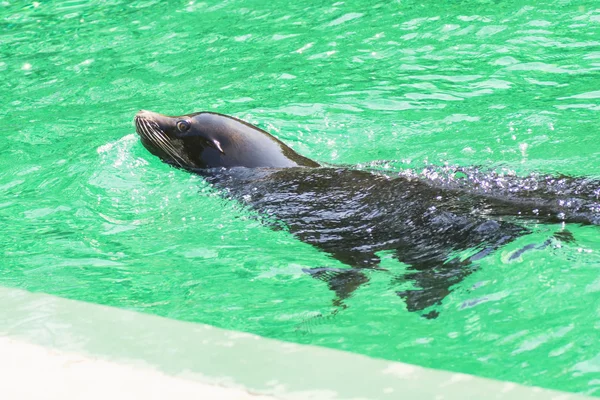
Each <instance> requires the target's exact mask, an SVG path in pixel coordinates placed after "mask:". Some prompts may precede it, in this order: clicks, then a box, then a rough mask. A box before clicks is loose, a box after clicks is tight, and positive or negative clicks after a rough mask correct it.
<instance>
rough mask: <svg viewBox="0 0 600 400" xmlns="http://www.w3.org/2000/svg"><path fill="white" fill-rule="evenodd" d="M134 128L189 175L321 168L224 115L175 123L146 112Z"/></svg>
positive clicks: (198, 115) (181, 118) (174, 119)
mask: <svg viewBox="0 0 600 400" xmlns="http://www.w3.org/2000/svg"><path fill="white" fill-rule="evenodd" d="M135 127H136V131H137V133H138V134H139V135H140V138H141V140H142V143H143V145H144V146H145V147H146V148H147V149H148V150H149V151H150V152H151V153H152V154H154V155H156V156H158V157H159V158H160V159H162V160H163V161H164V162H166V163H169V164H172V165H175V166H178V167H181V168H185V169H200V168H217V167H248V168H258V167H266V168H287V167H299V166H302V167H318V166H319V164H317V163H316V162H314V161H312V160H310V159H308V158H306V157H303V156H301V155H300V154H298V153H296V152H295V151H294V150H292V149H291V148H289V147H288V146H286V145H285V144H284V143H283V142H281V141H279V140H278V139H276V138H275V137H273V136H271V135H270V134H269V133H267V132H265V131H263V130H262V129H260V128H257V127H256V126H253V125H250V124H248V123H246V122H244V121H241V120H239V119H237V118H233V117H230V116H227V115H223V114H217V113H211V112H199V113H194V114H188V115H182V116H178V117H170V116H166V115H162V114H157V113H154V112H151V111H145V110H142V111H140V112H139V113H137V115H136V116H135Z"/></svg>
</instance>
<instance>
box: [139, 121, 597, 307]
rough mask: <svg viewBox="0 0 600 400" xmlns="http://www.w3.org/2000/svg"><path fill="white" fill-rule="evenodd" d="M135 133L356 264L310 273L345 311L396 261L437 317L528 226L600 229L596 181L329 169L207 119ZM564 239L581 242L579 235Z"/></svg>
mask: <svg viewBox="0 0 600 400" xmlns="http://www.w3.org/2000/svg"><path fill="white" fill-rule="evenodd" d="M135 126H136V131H137V133H138V134H139V136H140V138H141V141H142V143H143V144H144V146H145V147H146V148H147V149H148V150H149V151H150V152H152V153H153V154H155V155H157V156H158V157H160V158H161V159H162V160H163V161H164V162H166V163H169V164H171V165H174V166H176V167H179V168H183V169H186V170H189V171H191V172H194V173H198V174H200V175H202V176H203V177H204V178H205V179H206V180H207V181H209V182H210V183H211V184H213V185H214V187H215V188H217V189H226V193H227V195H228V196H231V197H233V198H234V199H237V200H238V201H240V202H242V203H245V204H247V205H248V206H250V207H251V208H253V209H255V210H257V211H258V212H259V213H261V214H265V215H269V216H270V217H275V219H276V220H277V221H279V222H280V223H283V224H284V225H285V227H286V228H287V229H288V230H289V232H290V233H292V234H293V235H294V236H295V237H297V238H298V239H300V240H302V241H304V242H306V243H309V244H311V245H313V246H315V247H317V248H318V249H320V250H322V251H325V252H327V253H328V254H330V255H331V256H332V257H334V258H335V259H337V260H339V261H341V262H343V263H344V264H346V265H347V266H349V267H350V268H341V269H333V268H327V267H323V268H315V269H310V270H308V271H307V272H309V273H310V274H311V275H313V276H314V277H315V278H318V279H321V280H323V281H325V282H327V284H328V285H329V287H330V289H332V290H333V291H334V292H335V293H336V299H335V300H334V304H336V305H338V306H344V304H343V300H344V299H345V298H347V297H348V296H350V295H351V294H352V293H353V291H354V290H356V289H357V288H358V287H359V286H360V285H362V284H364V283H365V282H367V281H368V277H367V275H366V274H364V271H365V269H380V268H379V263H380V256H381V255H382V254H391V255H392V256H393V257H394V258H396V259H397V260H398V261H400V262H402V263H404V264H407V266H408V267H407V272H405V273H404V274H402V275H400V276H398V277H396V278H395V279H394V284H396V285H398V286H399V287H398V289H397V292H396V293H397V294H398V295H399V296H400V297H401V298H403V299H404V301H405V303H406V307H407V309H408V310H409V311H423V312H424V316H426V317H435V316H437V311H435V309H433V306H435V305H438V304H440V302H441V301H442V300H443V299H444V297H446V296H447V295H448V294H449V293H450V291H451V287H452V286H453V285H456V284H457V283H459V282H461V281H462V280H463V279H464V278H465V277H466V276H468V275H469V274H471V273H472V272H473V271H474V270H475V267H476V261H478V260H480V259H481V258H482V257H484V256H486V255H488V254H490V253H491V252H493V251H494V250H496V249H498V248H499V247H501V246H503V245H505V244H506V243H509V242H511V241H513V240H514V239H516V238H517V237H519V236H522V235H525V234H528V233H530V230H529V229H528V228H527V227H526V225H525V224H523V223H522V221H523V220H532V221H536V222H540V223H554V222H576V223H580V224H594V225H600V200H599V198H600V183H599V182H598V181H596V180H592V179H588V178H570V177H553V176H530V177H525V178H521V177H517V176H504V175H498V174H494V173H493V172H482V171H480V170H478V169H477V168H463V169H460V171H459V172H460V177H459V178H457V177H456V176H457V174H448V175H447V179H439V177H438V178H436V179H433V178H428V177H427V176H412V175H402V174H401V175H399V176H396V177H389V176H385V175H382V174H378V173H373V172H369V171H361V170H356V169H352V168H346V167H331V166H328V167H322V166H320V165H319V164H318V163H317V162H315V161H312V160H310V159H308V158H306V157H303V156H301V155H299V154H298V153H296V152H294V151H293V150H292V149H291V148H289V147H288V146H286V145H285V144H284V143H283V142H281V141H279V140H278V139H276V138H274V137H273V136H271V135H270V134H269V133H267V132H265V131H264V130H261V129H259V128H258V127H255V126H253V125H250V124H248V123H246V122H244V121H241V120H239V119H236V118H233V117H230V116H226V115H222V114H216V113H208V112H201V113H194V114H189V115H183V116H174V117H168V116H164V115H161V114H156V113H152V112H149V111H140V112H139V113H138V114H137V115H136V116H135ZM269 220H272V218H269ZM555 236H556V238H557V239H561V240H572V238H571V237H570V235H569V234H568V231H563V232H558V233H557V234H556V235H555ZM407 286H408V288H407Z"/></svg>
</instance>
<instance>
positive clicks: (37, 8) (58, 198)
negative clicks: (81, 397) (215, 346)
mask: <svg viewBox="0 0 600 400" xmlns="http://www.w3.org/2000/svg"><path fill="white" fill-rule="evenodd" d="M599 70H600V8H599V7H598V4H597V3H596V2H595V1H591V0H582V1H565V0H563V1H549V0H541V1H535V2H533V1H531V2H527V1H517V0H508V1H503V2H496V1H449V2H445V3H443V4H442V3H440V2H422V1H401V2H381V3H373V2H365V1H346V2H337V3H336V2H320V1H309V2H285V1H278V2H263V1H257V0H229V1H222V2H212V1H210V2H199V1H169V2H161V1H133V2H131V1H122V0H109V1H103V2H100V1H98V2H88V1H52V2H44V1H40V2H31V3H29V2H24V1H0V76H1V79H0V85H1V87H2V90H0V104H2V106H0V117H1V121H2V123H1V124H0V149H2V150H1V153H0V193H2V196H1V197H0V223H1V226H2V228H3V234H2V235H0V251H1V252H2V261H3V263H2V268H1V269H0V284H1V285H5V286H14V287H19V288H24V289H27V290H31V291H41V292H46V293H51V294H56V295H59V296H64V297H69V298H74V299H80V300H84V301H90V302H95V303H101V304H107V305H111V306H116V307H122V308H128V309H134V310H139V311H142V312H147V313H153V314H158V315H163V316H166V317H169V318H176V319H182V320H188V321H197V322H203V323H208V324H213V325H216V326H220V327H225V328H229V329H236V330H243V331H249V332H253V333H257V334H260V335H264V336H268V337H274V338H278V339H283V340H289V341H294V342H300V343H311V344H315V345H321V346H328V347H334V348H338V349H344V350H348V351H352V352H357V353H363V354H367V355H371V356H376V357H383V358H386V359H392V360H401V361H405V362H411V363H416V364H419V365H423V366H428V367H434V368H441V369H447V370H452V371H461V372H468V373H473V374H477V375H480V376H486V377H493V378H497V379H504V380H510V381H515V382H521V383H525V384H531V385H539V386H544V387H548V388H555V389H562V390H567V391H575V392H585V393H590V394H595V393H597V390H598V388H599V385H600V342H599V341H598V340H597V338H598V334H599V330H600V308H599V307H598V298H599V293H598V292H599V291H600V278H599V275H600V274H599V272H600V235H599V234H598V233H599V230H598V227H581V226H577V225H571V226H568V227H567V229H568V230H569V231H570V232H571V233H572V234H573V236H574V237H575V239H576V240H575V242H573V243H560V242H556V241H554V242H553V245H552V246H549V247H546V248H544V249H537V250H534V251H529V252H526V253H524V254H522V255H521V256H520V257H518V258H517V259H514V260H511V259H510V256H511V255H512V254H514V252H515V251H517V250H519V249H521V248H523V247H524V246H526V245H528V244H532V243H534V244H537V243H543V242H544V241H546V240H547V239H548V238H550V237H551V236H552V235H553V234H554V233H555V232H557V231H560V230H562V229H564V228H565V227H563V226H560V225H545V226H538V227H535V226H530V228H535V233H534V234H532V235H528V236H526V237H523V238H520V239H519V240H517V241H515V242H513V243H511V244H509V245H507V246H506V247H504V248H502V249H500V250H499V251H497V252H496V253H494V254H492V255H491V256H489V257H487V258H485V259H483V260H482V261H481V262H480V265H479V269H478V271H477V272H475V273H473V274H472V275H470V276H469V277H468V278H467V279H466V280H465V281H463V282H462V283H461V284H460V285H458V286H457V287H455V288H454V291H453V292H452V293H451V295H450V296H449V297H447V298H446V299H444V302H443V304H442V306H441V307H440V311H441V312H440V316H439V317H438V318H437V319H434V320H427V319H424V318H422V317H420V316H419V315H418V314H415V313H408V312H407V311H406V308H405V305H404V303H403V302H402V299H400V298H399V297H398V296H397V295H396V294H395V292H396V290H397V289H398V288H397V287H394V285H393V284H392V283H391V282H390V279H389V276H388V275H385V274H378V273H371V275H370V278H371V282H370V284H369V285H365V286H363V287H361V288H360V289H359V290H358V291H357V292H356V293H355V294H354V296H353V297H352V298H350V299H348V300H347V304H348V308H347V309H345V310H343V311H342V312H338V313H337V314H335V315H332V311H334V308H333V306H332V304H331V299H332V293H331V292H330V291H329V290H328V289H327V287H326V285H325V284H323V283H322V282H320V281H318V280H315V279H312V278H310V277H309V276H307V275H306V274H304V273H302V269H303V268H310V267H320V266H330V267H342V265H340V264H339V263H338V262H337V261H335V260H333V259H331V258H329V257H327V255H326V254H324V253H321V252H319V251H317V250H316V249H314V248H313V247H311V246H309V245H306V244H303V243H301V242H299V241H298V240H296V239H294V238H293V237H292V236H291V235H289V234H288V233H286V232H285V231H273V230H270V229H269V228H268V227H266V226H264V225H262V224H261V223H260V222H259V221H258V220H257V219H256V218H254V217H253V215H252V213H251V212H249V211H248V210H246V209H244V208H243V207H242V206H240V205H239V204H236V203H234V202H231V201H227V200H224V199H222V198H221V197H219V196H218V195H217V194H216V193H214V191H212V190H211V189H210V188H209V187H208V186H207V185H206V184H205V183H204V182H203V181H202V180H201V178H199V177H197V176H191V175H189V174H187V173H185V172H183V171H178V170H174V169H172V168H170V167H169V166H167V165H165V164H162V163H161V162H160V161H159V160H158V159H156V158H154V157H152V156H151V155H149V154H148V153H147V151H146V150H145V149H144V148H143V147H142V146H141V144H140V143H139V141H138V139H137V137H136V136H135V135H134V134H133V132H134V128H133V124H132V118H133V115H134V114H135V112H136V111H137V110H139V109H142V108H144V109H151V110H154V111H158V112H162V113H166V114H183V113H188V112H193V111H199V110H211V111H217V112H222V113H227V114H232V115H235V116H237V117H239V118H242V119H245V120H247V121H249V122H252V123H254V124H257V125H258V126H260V127H261V128H264V129H266V130H268V131H270V132H272V133H273V134H275V135H277V136H278V137H279V138H280V139H282V140H284V141H286V142H287V143H289V144H290V145H291V146H293V148H294V149H295V150H296V151H298V152H300V153H301V154H303V155H306V156H308V157H310V158H313V159H315V160H318V161H321V162H327V163H337V164H350V165H352V164H361V165H367V166H368V165H370V164H371V163H373V162H375V165H377V166H378V167H384V168H385V167H389V168H390V170H391V171H392V173H394V172H395V171H399V170H401V169H406V168H411V169H415V170H419V169H421V168H422V167H423V166H424V165H425V164H436V165H444V164H445V163H449V164H453V165H480V166H485V167H486V168H491V169H500V168H507V169H509V170H511V171H515V172H516V173H520V174H527V173H530V172H533V171H536V172H541V173H563V174H568V175H573V176H584V175H585V176H595V177H600V141H599V140H598V138H599V133H600V130H599V129H598V121H600V80H599ZM382 257H383V266H384V267H386V268H388V269H389V270H391V271H393V272H394V273H397V274H399V273H402V271H403V270H404V269H405V268H406V266H404V265H402V264H400V263H398V262H396V261H394V260H393V259H392V258H391V256H389V257H386V255H385V254H383V255H382Z"/></svg>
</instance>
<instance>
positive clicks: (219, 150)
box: [208, 139, 225, 155]
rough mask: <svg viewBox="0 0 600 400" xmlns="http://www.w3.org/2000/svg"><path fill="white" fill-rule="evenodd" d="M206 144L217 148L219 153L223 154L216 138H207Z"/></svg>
mask: <svg viewBox="0 0 600 400" xmlns="http://www.w3.org/2000/svg"><path fill="white" fill-rule="evenodd" d="M208 145H209V146H210V147H212V148H213V149H215V150H217V151H218V152H219V153H221V154H223V155H225V152H224V151H223V148H222V147H221V143H219V141H218V140H216V139H212V140H209V141H208Z"/></svg>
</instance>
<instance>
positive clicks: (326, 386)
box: [0, 287, 588, 400]
mask: <svg viewBox="0 0 600 400" xmlns="http://www.w3.org/2000/svg"><path fill="white" fill-rule="evenodd" d="M0 301H2V304H3V307H2V308H0V337H4V338H10V339H11V340H13V341H14V340H16V341H17V342H14V343H18V342H20V341H22V342H24V343H29V344H31V345H35V346H41V347H43V348H46V349H53V350H57V351H58V352H60V353H61V354H63V355H64V354H69V355H79V356H80V357H83V358H85V359H96V358H99V359H100V360H99V361H102V362H109V363H113V364H114V365H118V366H127V367H128V368H130V369H134V370H135V371H142V372H141V373H147V374H150V375H151V376H153V378H152V379H154V380H156V379H161V378H158V377H157V376H158V375H156V373H158V374H159V375H161V376H162V375H164V379H167V380H168V379H169V377H174V378H177V379H183V380H185V381H188V382H196V383H198V384H200V385H208V386H210V387H213V388H217V389H218V388H223V389H225V392H226V391H227V390H229V389H231V390H237V391H238V392H236V393H238V394H239V393H246V394H250V395H252V396H254V395H257V396H258V395H267V396H275V397H276V398H279V399H299V398H312V399H321V398H322V399H397V398H399V396H400V395H402V397H408V398H411V399H415V400H419V399H446V400H453V399H464V398H486V399H488V398H495V399H514V400H518V399H532V400H535V399H556V400H558V399H561V400H566V399H573V400H576V399H582V400H583V399H586V398H588V397H585V396H581V395H575V394H570V393H563V392H557V391H551V390H546V389H541V388H536V387H526V386H522V385H518V384H515V383H510V382H502V381H494V380H491V379H486V378H479V377H475V376H472V375H466V374H459V373H452V372H447V371H442V370H434V369H428V368H423V367H419V366H415V365H410V364H405V363H400V362H390V361H385V360H381V359H375V358H370V357H367V356H363V355H359V354H354V353H348V352H343V351H338V350H333V349H327V348H321V347H315V346H307V345H299V344H294V343H287V342H281V341H278V340H274V339H267V338H263V337H259V336H256V335H252V334H248V333H242V332H236V331H228V330H224V329H220V328H216V327H213V326H209V325H203V324H196V323H189V322H182V321H177V320H171V319H168V318H163V317H158V316H154V315H148V314H142V313H137V312H133V311H127V310H122V309H118V308H112V307H107V306H101V305H97V304H91V303H85V302H80V301H75V300H68V299H64V298H60V297H56V296H52V295H47V294H41V293H30V292H27V291H23V290H19V289H11V288H5V287H0ZM37 354H38V356H39V357H42V358H44V357H51V355H48V354H47V355H43V354H41V355H40V353H39V352H38V353H37ZM0 360H1V361H0V368H2V367H4V368H6V367H8V368H10V365H9V366H7V365H6V363H7V360H6V359H5V360H2V359H0ZM32 362H35V359H32ZM2 364H4V365H2ZM115 368H118V367H115ZM152 374H154V375H152ZM30 379H31V380H32V381H35V380H36V379H35V377H30ZM103 379H105V378H103V377H102V376H100V377H99V379H98V384H100V383H101V381H102V380H103ZM106 379H109V378H106ZM2 390H3V389H2V388H1V387H0V396H2V394H3V393H2ZM225 392H223V393H225ZM232 393H233V392H232ZM224 396H227V394H224ZM232 396H234V397H223V398H240V397H239V396H238V397H235V395H233V394H232ZM2 397H5V396H2Z"/></svg>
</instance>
